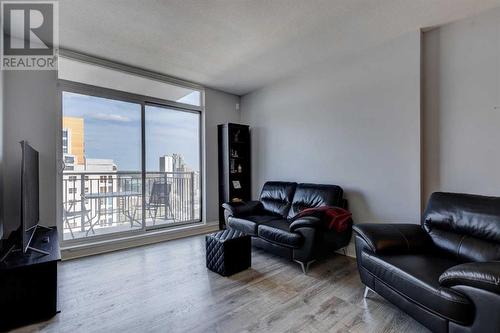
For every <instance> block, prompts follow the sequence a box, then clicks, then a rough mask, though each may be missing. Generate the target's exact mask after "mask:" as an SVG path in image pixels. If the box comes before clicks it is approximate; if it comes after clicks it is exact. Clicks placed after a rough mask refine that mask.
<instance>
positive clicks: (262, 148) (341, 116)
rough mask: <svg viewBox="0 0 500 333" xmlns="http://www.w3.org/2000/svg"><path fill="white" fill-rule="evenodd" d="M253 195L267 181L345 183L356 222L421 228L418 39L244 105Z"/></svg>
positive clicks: (323, 70)
mask: <svg viewBox="0 0 500 333" xmlns="http://www.w3.org/2000/svg"><path fill="white" fill-rule="evenodd" d="M241 105H242V122H243V123H247V124H249V125H250V126H251V133H252V163H253V174H252V177H253V178H252V182H253V196H254V197H256V196H257V195H258V192H259V191H260V189H261V187H262V185H263V183H264V182H265V181H267V180H290V181H297V182H312V183H327V184H338V185H341V186H342V187H343V188H344V190H345V192H346V197H347V198H348V199H349V201H350V208H351V210H352V212H353V217H354V220H355V223H365V222H407V223H418V222H419V216H420V33H419V32H412V33H407V34H405V35H402V36H400V37H399V38H397V39H395V40H392V41H390V42H388V43H385V44H384V45H380V46H378V47H376V48H371V49H368V50H365V51H363V52H362V53H359V54H356V55H353V56H352V57H350V58H348V59H344V60H343V61H342V62H336V61H327V62H324V63H321V64H317V65H315V66H313V67H312V68H307V69H305V70H304V71H303V72H302V73H300V74H298V75H296V76H294V77H291V78H288V79H285V80H281V81H280V82H277V83H275V84H273V85H271V86H268V87H264V88H262V89H260V90H257V91H255V92H253V93H251V94H249V95H246V96H243V98H242V102H241Z"/></svg>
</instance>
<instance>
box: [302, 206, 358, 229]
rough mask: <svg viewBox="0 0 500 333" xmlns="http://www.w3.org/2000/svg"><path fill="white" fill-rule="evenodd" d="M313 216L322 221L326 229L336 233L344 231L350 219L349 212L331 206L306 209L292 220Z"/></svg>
mask: <svg viewBox="0 0 500 333" xmlns="http://www.w3.org/2000/svg"><path fill="white" fill-rule="evenodd" d="M306 216H314V217H317V218H319V219H321V221H324V223H325V226H326V228H327V229H329V230H332V229H334V230H335V231H337V232H342V231H345V230H346V229H347V228H348V227H349V223H350V220H351V217H352V214H351V212H349V211H348V210H346V209H344V208H340V207H332V206H321V207H314V208H306V209H304V210H302V211H300V212H299V213H298V214H297V215H295V217H294V218H293V220H297V219H299V218H301V217H306Z"/></svg>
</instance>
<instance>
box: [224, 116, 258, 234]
mask: <svg viewBox="0 0 500 333" xmlns="http://www.w3.org/2000/svg"><path fill="white" fill-rule="evenodd" d="M217 130H218V137H219V227H220V229H225V228H226V226H225V222H224V209H223V208H222V204H223V203H225V202H245V201H249V200H250V196H251V188H250V185H251V184H250V173H251V168H250V128H249V127H248V126H247V125H240V124H232V123H228V124H221V125H218V126H217Z"/></svg>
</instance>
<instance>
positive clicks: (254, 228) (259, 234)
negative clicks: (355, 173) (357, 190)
mask: <svg viewBox="0 0 500 333" xmlns="http://www.w3.org/2000/svg"><path fill="white" fill-rule="evenodd" d="M325 205H328V206H337V207H343V208H346V207H347V200H345V199H344V198H343V190H342V188H341V187H340V186H336V185H319V184H297V183H292V182H267V183H265V184H264V187H263V188H262V192H261V194H260V198H259V200H258V201H251V202H246V203H225V204H223V207H224V216H225V219H226V224H227V225H228V226H229V228H232V229H237V230H239V231H242V232H244V233H246V234H248V235H251V236H252V244H253V245H254V246H255V247H258V248H261V249H264V250H267V251H269V252H272V253H274V254H276V255H279V256H282V257H285V258H288V259H291V260H294V261H296V262H297V263H299V264H300V265H301V267H302V270H303V272H304V273H306V272H307V270H308V268H309V265H310V264H311V263H312V262H313V261H315V260H316V259H317V258H319V257H321V256H324V255H326V254H328V253H333V251H335V250H338V249H340V248H343V247H345V246H346V245H347V244H348V243H349V241H350V238H351V233H352V221H351V222H350V225H349V227H348V228H347V230H345V231H344V232H341V233H338V232H336V231H334V230H328V229H327V228H325V226H324V223H322V221H320V220H319V219H318V218H315V217H305V218H301V219H297V220H295V221H293V222H291V219H292V218H293V217H294V216H295V215H296V214H297V213H298V212H299V211H301V210H302V209H305V208H309V207H319V206H325Z"/></svg>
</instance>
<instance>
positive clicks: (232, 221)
mask: <svg viewBox="0 0 500 333" xmlns="http://www.w3.org/2000/svg"><path fill="white" fill-rule="evenodd" d="M275 219H279V217H277V216H274V215H248V216H245V217H234V216H231V217H229V219H228V221H227V223H228V225H229V227H230V228H231V229H236V230H239V231H241V232H244V233H245V234H247V235H251V236H257V226H258V225H259V224H261V223H264V222H269V221H272V220H275Z"/></svg>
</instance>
